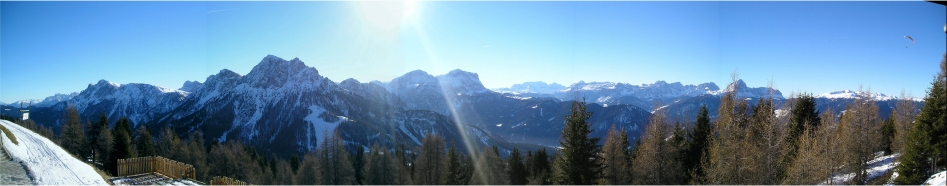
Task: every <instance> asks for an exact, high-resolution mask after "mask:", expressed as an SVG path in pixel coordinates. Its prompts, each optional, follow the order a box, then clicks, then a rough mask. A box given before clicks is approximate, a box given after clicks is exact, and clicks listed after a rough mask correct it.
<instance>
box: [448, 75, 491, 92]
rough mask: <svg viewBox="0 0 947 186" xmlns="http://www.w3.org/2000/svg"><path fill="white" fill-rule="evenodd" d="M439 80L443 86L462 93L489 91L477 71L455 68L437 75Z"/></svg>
mask: <svg viewBox="0 0 947 186" xmlns="http://www.w3.org/2000/svg"><path fill="white" fill-rule="evenodd" d="M437 81H438V82H439V83H440V85H441V86H442V87H443V88H446V89H448V90H451V91H453V92H454V93H462V94H477V93H486V92H489V90H487V88H484V87H483V84H482V83H480V77H479V76H477V73H472V72H467V71H463V70H460V69H455V70H452V71H450V72H449V73H447V74H444V75H440V76H437Z"/></svg>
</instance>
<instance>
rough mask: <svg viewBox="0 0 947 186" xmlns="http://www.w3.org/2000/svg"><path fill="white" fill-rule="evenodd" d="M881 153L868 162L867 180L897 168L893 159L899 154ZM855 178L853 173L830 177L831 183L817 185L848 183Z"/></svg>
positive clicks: (896, 163)
mask: <svg viewBox="0 0 947 186" xmlns="http://www.w3.org/2000/svg"><path fill="white" fill-rule="evenodd" d="M882 153H883V152H878V153H877V155H876V156H875V159H873V160H870V161H868V169H867V171H868V180H871V179H875V178H877V177H878V176H881V175H884V174H885V173H888V171H892V170H894V167H896V166H898V162H895V161H894V159H895V158H896V157H898V156H901V154H900V153H896V154H892V155H887V156H882ZM854 177H855V173H848V174H841V175H835V176H833V177H832V182H831V183H827V182H822V183H820V184H819V185H827V184H839V183H848V181H851V180H852V178H854Z"/></svg>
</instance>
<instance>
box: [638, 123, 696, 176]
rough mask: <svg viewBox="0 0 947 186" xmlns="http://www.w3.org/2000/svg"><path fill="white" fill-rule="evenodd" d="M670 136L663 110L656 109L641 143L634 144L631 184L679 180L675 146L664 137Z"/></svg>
mask: <svg viewBox="0 0 947 186" xmlns="http://www.w3.org/2000/svg"><path fill="white" fill-rule="evenodd" d="M669 136H671V135H670V132H669V128H668V126H667V121H666V115H665V113H664V111H657V112H655V113H654V114H653V115H652V116H651V119H650V120H649V124H648V127H647V128H645V132H644V134H642V136H641V144H640V145H637V146H635V148H636V150H637V154H636V156H635V158H634V160H633V162H632V163H631V164H633V165H634V166H632V168H631V173H632V176H633V177H634V178H635V179H634V180H633V181H634V182H633V183H632V184H641V185H663V184H674V183H672V181H680V180H673V179H680V178H681V177H680V176H679V175H683V171H680V170H681V169H680V167H681V165H680V162H677V161H675V158H676V155H677V154H676V153H675V152H676V151H675V149H676V148H675V147H674V146H673V145H672V144H671V143H670V142H668V141H667V140H666V139H668V137H669Z"/></svg>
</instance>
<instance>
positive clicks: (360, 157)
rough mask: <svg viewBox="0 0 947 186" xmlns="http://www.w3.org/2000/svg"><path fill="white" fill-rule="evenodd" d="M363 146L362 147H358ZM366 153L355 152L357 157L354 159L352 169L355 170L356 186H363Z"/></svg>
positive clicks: (361, 151) (359, 150) (360, 150)
mask: <svg viewBox="0 0 947 186" xmlns="http://www.w3.org/2000/svg"><path fill="white" fill-rule="evenodd" d="M358 146H361V145H358ZM364 153H365V152H363V150H362V149H358V150H355V157H353V158H352V168H353V169H355V184H356V185H363V184H364V182H362V179H363V177H364V174H362V167H364V164H365V155H364Z"/></svg>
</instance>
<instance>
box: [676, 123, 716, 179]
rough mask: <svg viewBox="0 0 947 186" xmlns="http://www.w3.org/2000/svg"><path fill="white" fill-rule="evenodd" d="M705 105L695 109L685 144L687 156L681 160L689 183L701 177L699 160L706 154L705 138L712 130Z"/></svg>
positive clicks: (701, 171) (701, 170) (706, 143)
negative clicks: (693, 120)
mask: <svg viewBox="0 0 947 186" xmlns="http://www.w3.org/2000/svg"><path fill="white" fill-rule="evenodd" d="M707 113H708V111H707V105H702V106H701V107H700V110H699V111H697V116H696V122H695V123H694V130H693V131H692V132H691V133H690V135H691V136H690V137H689V138H690V139H691V140H690V142H689V143H688V144H687V148H688V149H687V153H686V154H687V158H686V159H685V160H684V162H682V164H683V166H684V168H685V171H687V172H688V174H689V176H688V177H689V178H690V179H689V181H688V182H689V183H691V184H696V183H697V182H696V180H697V179H696V178H700V177H703V175H704V174H703V169H702V167H701V166H700V162H701V161H702V160H703V159H704V156H705V155H706V154H707V149H708V146H707V145H708V142H707V140H708V139H707V138H708V137H709V135H710V132H711V131H712V130H713V129H711V128H710V117H708V116H707Z"/></svg>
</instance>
